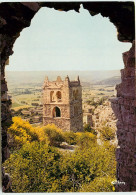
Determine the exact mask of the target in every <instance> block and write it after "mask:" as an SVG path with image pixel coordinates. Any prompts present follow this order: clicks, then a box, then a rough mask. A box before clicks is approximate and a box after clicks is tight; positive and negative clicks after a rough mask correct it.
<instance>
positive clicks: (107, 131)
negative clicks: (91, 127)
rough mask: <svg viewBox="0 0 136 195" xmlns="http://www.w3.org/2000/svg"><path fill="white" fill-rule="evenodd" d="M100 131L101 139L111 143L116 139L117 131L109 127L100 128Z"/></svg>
mask: <svg viewBox="0 0 136 195" xmlns="http://www.w3.org/2000/svg"><path fill="white" fill-rule="evenodd" d="M99 131H100V133H101V138H102V139H103V140H105V141H106V140H107V141H109V140H112V139H114V138H115V129H113V128H111V127H109V126H106V125H104V126H102V127H101V128H99Z"/></svg>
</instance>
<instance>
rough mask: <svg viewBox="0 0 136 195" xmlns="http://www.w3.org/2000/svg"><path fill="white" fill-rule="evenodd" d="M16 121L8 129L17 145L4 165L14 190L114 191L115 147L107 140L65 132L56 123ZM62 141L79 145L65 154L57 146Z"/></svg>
mask: <svg viewBox="0 0 136 195" xmlns="http://www.w3.org/2000/svg"><path fill="white" fill-rule="evenodd" d="M13 122H14V123H13V124H12V125H11V127H10V128H9V132H10V135H11V136H12V137H13V138H14V140H15V144H16V147H17V148H16V150H14V152H13V153H12V154H11V156H10V158H9V159H8V160H7V161H6V162H5V163H4V165H3V166H5V168H6V171H7V172H8V173H9V174H10V175H11V178H12V188H13V191H14V192H89V191H90V192H91V191H92V192H99V191H107V192H108V191H114V188H113V185H112V184H111V181H113V180H115V169H116V161H115V147H114V146H113V145H111V144H110V143H109V142H108V141H107V140H106V142H103V144H102V145H98V144H97V139H96V135H94V134H92V133H90V132H77V133H73V132H62V131H61V129H58V128H57V127H56V126H55V125H53V124H51V125H47V126H44V127H33V126H32V125H30V124H29V123H28V122H25V121H23V120H22V119H21V118H18V117H14V118H13ZM62 141H66V142H67V143H69V144H77V148H76V149H75V151H74V152H65V153H64V152H62V151H61V150H60V149H59V148H56V147H54V146H59V145H60V143H61V142H62ZM18 146H19V147H18ZM59 150H60V151H59Z"/></svg>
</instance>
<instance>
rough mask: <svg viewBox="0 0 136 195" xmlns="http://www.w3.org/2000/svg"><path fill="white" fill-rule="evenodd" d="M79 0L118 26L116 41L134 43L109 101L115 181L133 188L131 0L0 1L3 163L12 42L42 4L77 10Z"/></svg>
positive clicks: (6, 182)
mask: <svg viewBox="0 0 136 195" xmlns="http://www.w3.org/2000/svg"><path fill="white" fill-rule="evenodd" d="M81 3H82V5H83V7H84V8H85V9H87V10H88V11H89V13H90V15H91V16H95V15H96V14H99V13H100V14H101V15H102V16H103V17H108V18H109V19H110V22H112V23H113V24H114V25H115V26H116V28H117V32H118V34H117V38H118V40H119V41H122V42H133V45H132V48H131V49H130V50H129V51H128V52H125V53H123V61H124V65H125V68H124V69H123V70H121V80H122V81H121V84H120V85H117V87H116V89H117V97H116V98H115V99H114V100H113V101H112V107H113V110H114V112H115V114H116V116H117V119H118V122H117V129H118V130H117V137H118V142H119V147H118V148H117V152H116V154H117V155H116V159H117V180H119V181H123V182H125V185H116V191H136V76H135V47H134V40H135V18H134V2H65V3H63V2H42V3H39V2H35V3H32V2H31V3H30V2H29V3H25V2H23V3H21V2H20V3H1V4H0V52H1V113H2V114H1V118H2V131H1V134H2V162H4V161H5V160H6V159H7V158H8V157H9V151H8V141H7V140H8V138H7V128H8V127H9V126H10V124H11V123H12V116H11V112H10V106H11V100H10V99H9V98H8V95H7V91H8V89H7V82H6V80H5V65H6V64H8V59H9V56H10V55H12V54H13V50H12V48H13V45H14V42H15V40H16V39H17V38H18V37H19V36H20V32H21V31H22V30H23V29H24V28H26V27H29V26H30V23H31V20H32V18H33V17H34V15H35V14H36V13H37V12H38V10H39V9H40V8H41V7H49V8H54V9H56V10H60V11H62V10H63V11H69V10H75V11H76V12H79V9H80V5H81ZM91 16H90V17H91ZM43 21H44V18H43ZM96 39H97V37H96ZM96 41H97V40H96ZM2 179H3V183H2V185H3V191H4V192H11V191H12V190H11V187H10V178H9V176H8V174H5V173H4V170H2Z"/></svg>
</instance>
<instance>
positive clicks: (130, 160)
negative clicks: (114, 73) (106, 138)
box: [112, 42, 136, 192]
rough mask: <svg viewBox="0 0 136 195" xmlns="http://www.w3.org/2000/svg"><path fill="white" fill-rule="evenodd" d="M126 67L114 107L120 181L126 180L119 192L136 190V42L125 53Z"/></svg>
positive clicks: (118, 178) (120, 185)
mask: <svg viewBox="0 0 136 195" xmlns="http://www.w3.org/2000/svg"><path fill="white" fill-rule="evenodd" d="M123 61H124V65H125V68H124V69H123V70H121V80H122V82H121V84H119V85H117V87H116V89H117V98H116V99H113V100H112V108H113V110H114V112H115V114H116V117H117V119H118V121H117V129H118V130H117V138H118V145H119V147H118V148H117V152H116V158H117V180H119V182H125V185H124V184H119V182H118V185H117V186H116V188H117V191H123V192H124V191H136V75H135V73H136V72H135V42H133V45H132V48H131V49H130V50H129V51H128V52H125V53H123Z"/></svg>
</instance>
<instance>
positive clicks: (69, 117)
mask: <svg viewBox="0 0 136 195" xmlns="http://www.w3.org/2000/svg"><path fill="white" fill-rule="evenodd" d="M52 123H54V124H55V125H56V126H57V127H59V128H61V129H62V130H63V131H74V132H77V131H82V130H83V115H82V87H81V85H80V80H79V77H78V78H77V80H76V81H70V80H69V77H68V76H67V77H66V78H65V80H64V81H62V80H61V77H60V76H58V77H57V80H56V81H52V82H51V81H49V80H48V78H46V79H45V81H44V85H43V124H44V125H47V124H52Z"/></svg>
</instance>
